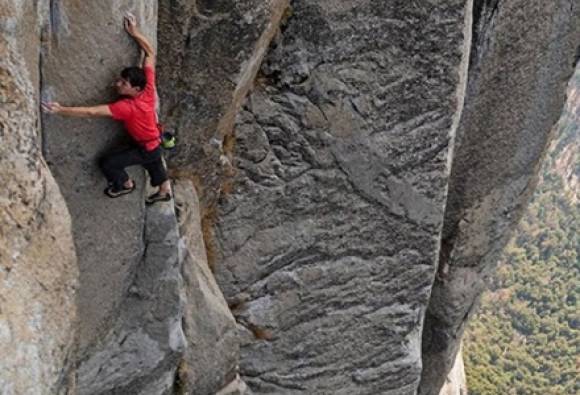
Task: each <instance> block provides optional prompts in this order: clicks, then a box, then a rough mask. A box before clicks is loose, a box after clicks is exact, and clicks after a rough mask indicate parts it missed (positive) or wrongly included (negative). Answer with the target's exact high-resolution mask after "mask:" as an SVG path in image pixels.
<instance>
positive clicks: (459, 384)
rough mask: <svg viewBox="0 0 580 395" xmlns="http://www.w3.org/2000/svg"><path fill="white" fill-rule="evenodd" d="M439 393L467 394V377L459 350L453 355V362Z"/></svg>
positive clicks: (447, 394) (444, 394)
mask: <svg viewBox="0 0 580 395" xmlns="http://www.w3.org/2000/svg"><path fill="white" fill-rule="evenodd" d="M439 395H467V378H466V377H465V365H464V364H463V354H462V353H461V350H460V351H459V352H458V353H457V356H456V357H455V363H454V364H453V367H452V368H451V371H450V372H449V374H448V375H447V378H446V379H445V384H443V388H441V391H440V392H439Z"/></svg>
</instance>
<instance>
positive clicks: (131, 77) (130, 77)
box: [121, 67, 147, 89]
mask: <svg viewBox="0 0 580 395" xmlns="http://www.w3.org/2000/svg"><path fill="white" fill-rule="evenodd" d="M121 77H122V78H123V79H125V80H127V81H129V83H130V84H131V86H132V87H133V88H139V89H145V85H147V78H145V72H144V71H143V69H142V68H140V67H126V68H124V69H123V71H121Z"/></svg>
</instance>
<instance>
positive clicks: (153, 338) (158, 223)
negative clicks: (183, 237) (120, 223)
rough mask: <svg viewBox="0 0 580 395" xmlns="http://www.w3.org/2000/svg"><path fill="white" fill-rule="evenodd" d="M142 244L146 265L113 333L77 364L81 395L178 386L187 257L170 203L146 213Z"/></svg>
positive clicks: (149, 394) (147, 392)
mask: <svg viewBox="0 0 580 395" xmlns="http://www.w3.org/2000/svg"><path fill="white" fill-rule="evenodd" d="M149 192H150V193H151V192H152V191H149ZM143 241H144V243H145V245H146V251H145V254H144V257H143V260H142V261H140V262H139V263H138V265H137V268H136V270H135V272H136V273H135V277H134V279H133V282H132V284H131V287H130V289H129V292H128V295H126V297H125V298H124V300H123V302H122V304H121V306H119V308H118V310H117V312H116V314H117V315H118V317H119V318H118V319H117V320H116V321H115V322H114V327H113V330H112V331H110V333H109V334H108V335H107V337H106V338H105V339H104V340H102V341H101V342H99V343H98V344H97V345H95V346H94V347H92V349H91V353H90V354H89V355H88V356H84V357H83V358H82V360H81V361H80V363H79V369H78V393H79V395H97V394H142V395H158V394H166V393H168V391H170V390H172V388H173V386H174V381H175V376H176V371H177V366H178V362H179V360H180V358H181V355H182V353H183V350H184V348H185V337H184V334H183V331H182V325H181V319H182V317H183V295H182V292H181V290H182V287H183V285H182V280H181V264H182V260H183V258H182V257H183V254H182V251H181V250H180V243H179V232H178V228H177V221H176V217H175V212H174V208H173V204H172V203H162V204H161V203H159V204H156V205H153V206H149V207H147V209H146V213H145V234H144V236H143Z"/></svg>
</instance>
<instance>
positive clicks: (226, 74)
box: [159, 0, 288, 207]
mask: <svg viewBox="0 0 580 395" xmlns="http://www.w3.org/2000/svg"><path fill="white" fill-rule="evenodd" d="M287 6H288V0H271V1H263V0H244V1H239V0H236V1H234V0H220V1H189V0H187V1H186V0H178V1H173V0H172V1H169V0H161V1H160V2H159V10H160V12H159V23H160V26H162V29H161V30H160V31H159V75H160V78H159V92H160V95H161V97H162V98H163V101H162V103H161V119H162V121H163V122H164V123H165V124H166V125H167V126H168V127H170V128H172V129H174V130H175V131H176V133H177V136H178V141H179V143H178V146H177V148H176V150H175V152H174V153H173V154H172V155H171V156H170V158H169V165H170V167H173V168H180V169H182V170H183V169H184V168H187V169H189V170H190V171H193V173H194V174H195V175H196V176H197V177H198V178H199V183H198V184H199V185H198V186H201V185H203V190H201V192H200V193H201V196H200V199H201V201H202V206H203V207H206V206H210V205H214V204H215V202H216V200H217V198H218V196H219V194H220V183H221V180H222V177H223V176H224V173H227V172H228V170H229V165H228V161H227V155H229V154H231V153H229V152H225V151H227V148H225V149H224V147H223V140H224V138H225V137H226V136H227V135H229V134H231V133H232V128H233V125H234V120H235V116H236V114H237V112H238V111H239V109H240V107H241V105H242V103H243V101H244V100H245V98H246V95H247V93H248V91H249V90H250V88H251V87H252V84H253V82H254V77H255V75H256V73H257V71H258V69H259V67H260V64H261V62H262V58H263V56H264V53H265V52H266V50H267V49H268V46H269V44H270V41H271V39H272V37H273V36H274V34H275V33H276V32H277V31H278V28H279V25H280V20H281V18H282V15H283V12H284V10H285V9H286V8H287ZM224 150H225V151H224Z"/></svg>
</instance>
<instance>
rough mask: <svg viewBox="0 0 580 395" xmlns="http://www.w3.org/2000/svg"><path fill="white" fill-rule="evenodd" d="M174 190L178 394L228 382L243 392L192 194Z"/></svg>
mask: <svg viewBox="0 0 580 395" xmlns="http://www.w3.org/2000/svg"><path fill="white" fill-rule="evenodd" d="M174 191H175V204H176V207H177V213H178V220H179V232H180V241H181V243H182V247H183V252H184V256H183V264H182V275H183V282H184V288H183V291H184V301H185V306H184V308H185V311H184V314H183V331H184V333H185V337H186V342H187V345H186V349H185V355H184V356H183V361H182V363H181V365H180V371H179V383H180V391H182V393H187V394H195V395H213V394H215V393H216V392H217V390H219V389H220V388H222V387H225V386H226V385H227V384H228V383H230V382H232V383H231V385H229V386H228V388H243V386H244V383H243V382H241V381H239V380H236V374H237V367H238V359H239V344H238V343H239V342H238V339H237V326H236V321H235V320H234V317H233V316H232V313H231V312H230V310H229V308H228V305H227V303H226V301H225V299H224V297H223V295H222V293H221V291H220V289H219V287H218V286H217V284H216V282H215V279H214V277H213V274H212V273H211V271H210V269H209V266H208V264H207V257H206V251H205V245H204V241H203V235H202V230H201V217H200V210H199V200H198V196H197V192H196V190H195V188H194V187H193V184H192V183H191V181H188V180H178V181H176V182H175V185H174ZM231 393H232V394H233V392H231ZM224 394H225V392H224Z"/></svg>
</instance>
